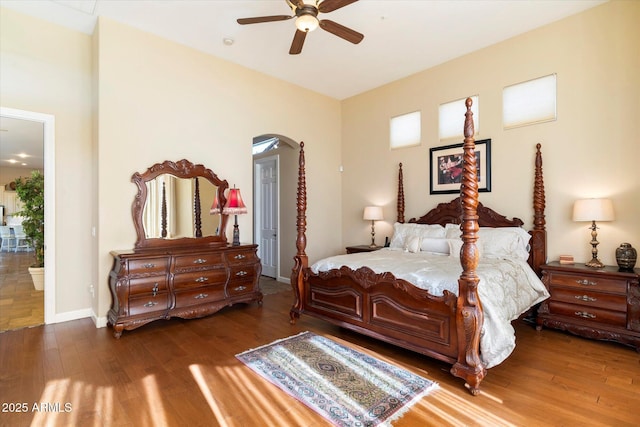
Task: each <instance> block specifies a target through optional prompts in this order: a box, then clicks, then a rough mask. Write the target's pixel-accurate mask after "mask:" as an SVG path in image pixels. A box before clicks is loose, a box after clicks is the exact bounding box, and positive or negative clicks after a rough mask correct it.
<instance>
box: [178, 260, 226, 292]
mask: <svg viewBox="0 0 640 427" xmlns="http://www.w3.org/2000/svg"><path fill="white" fill-rule="evenodd" d="M226 281H227V270H226V269H225V268H224V266H220V267H218V268H216V269H214V270H202V271H195V272H193V273H180V274H176V275H175V276H174V277H173V288H174V289H175V290H176V291H177V290H181V289H192V288H199V287H202V286H207V285H220V286H222V287H224V284H225V283H226Z"/></svg>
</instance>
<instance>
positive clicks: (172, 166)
mask: <svg viewBox="0 0 640 427" xmlns="http://www.w3.org/2000/svg"><path fill="white" fill-rule="evenodd" d="M162 174H170V175H173V176H175V177H177V178H204V179H206V180H208V181H209V182H211V183H212V184H213V185H215V186H216V187H217V194H218V201H219V204H220V207H223V206H224V205H225V203H226V202H227V199H226V198H225V195H224V193H225V191H226V190H227V189H228V188H229V183H228V182H227V180H222V179H220V178H218V176H217V175H216V174H215V173H214V172H213V171H212V170H211V169H207V168H205V167H204V166H203V165H199V164H198V165H196V164H193V163H191V162H190V161H188V160H186V159H182V160H180V161H178V162H172V161H169V160H167V161H165V162H163V163H156V164H155V165H153V166H151V167H150V168H149V169H147V171H146V172H144V173H142V174H141V173H138V172H136V173H134V174H133V175H132V176H131V182H133V183H134V184H136V186H137V187H138V193H137V194H136V197H135V199H134V200H133V205H132V206H131V212H132V214H133V225H134V227H135V229H136V234H137V236H138V238H137V240H136V243H135V246H134V249H135V251H136V252H141V251H147V250H153V249H169V248H170V249H179V248H185V249H192V248H203V247H219V246H226V245H227V237H226V234H225V230H226V228H227V220H228V219H229V216H228V215H226V214H222V213H220V226H219V228H218V234H217V235H212V236H203V237H180V238H176V239H163V238H155V237H153V238H147V236H146V233H145V229H144V223H143V212H144V207H145V205H146V203H147V185H146V184H147V182H149V181H151V180H153V179H155V178H157V177H158V176H159V175H162ZM196 187H197V186H196ZM194 207H197V209H196V220H195V222H196V224H195V227H196V229H198V228H199V227H200V224H199V222H200V220H201V218H200V199H199V193H198V192H197V191H196V193H195V198H194Z"/></svg>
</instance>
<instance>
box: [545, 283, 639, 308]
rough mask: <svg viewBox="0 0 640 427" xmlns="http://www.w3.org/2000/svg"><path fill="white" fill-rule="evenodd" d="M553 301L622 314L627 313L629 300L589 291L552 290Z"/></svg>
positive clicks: (619, 296)
mask: <svg viewBox="0 0 640 427" xmlns="http://www.w3.org/2000/svg"><path fill="white" fill-rule="evenodd" d="M551 295H552V296H551V298H552V300H553V301H560V302H566V303H569V304H578V305H582V306H585V307H597V308H603V309H608V310H616V311H621V312H626V311H627V298H626V296H624V295H613V294H605V293H598V292H591V291H590V290H587V289H574V288H559V287H555V286H554V287H552V288H551Z"/></svg>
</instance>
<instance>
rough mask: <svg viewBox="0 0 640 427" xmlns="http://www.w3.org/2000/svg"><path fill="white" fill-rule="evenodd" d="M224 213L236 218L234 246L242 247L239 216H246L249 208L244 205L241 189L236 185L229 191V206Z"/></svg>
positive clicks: (225, 207)
mask: <svg viewBox="0 0 640 427" xmlns="http://www.w3.org/2000/svg"><path fill="white" fill-rule="evenodd" d="M222 213H223V214H226V215H233V216H234V219H235V221H234V223H233V243H232V245H233V246H239V245H240V228H238V215H241V214H246V213H247V207H246V206H245V205H244V202H243V201H242V196H241V195H240V189H239V188H236V187H235V185H234V186H233V188H232V189H230V190H229V196H228V197H227V204H226V205H225V206H224V208H222Z"/></svg>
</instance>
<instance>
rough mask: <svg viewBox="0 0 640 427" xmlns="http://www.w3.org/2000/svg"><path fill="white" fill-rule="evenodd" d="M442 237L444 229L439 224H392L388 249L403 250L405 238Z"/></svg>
mask: <svg viewBox="0 0 640 427" xmlns="http://www.w3.org/2000/svg"><path fill="white" fill-rule="evenodd" d="M409 236H418V237H420V238H425V237H444V227H443V226H441V225H440V224H402V223H399V222H396V223H395V224H393V237H391V243H390V244H389V247H391V248H400V249H404V247H405V244H406V243H407V237H409Z"/></svg>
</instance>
